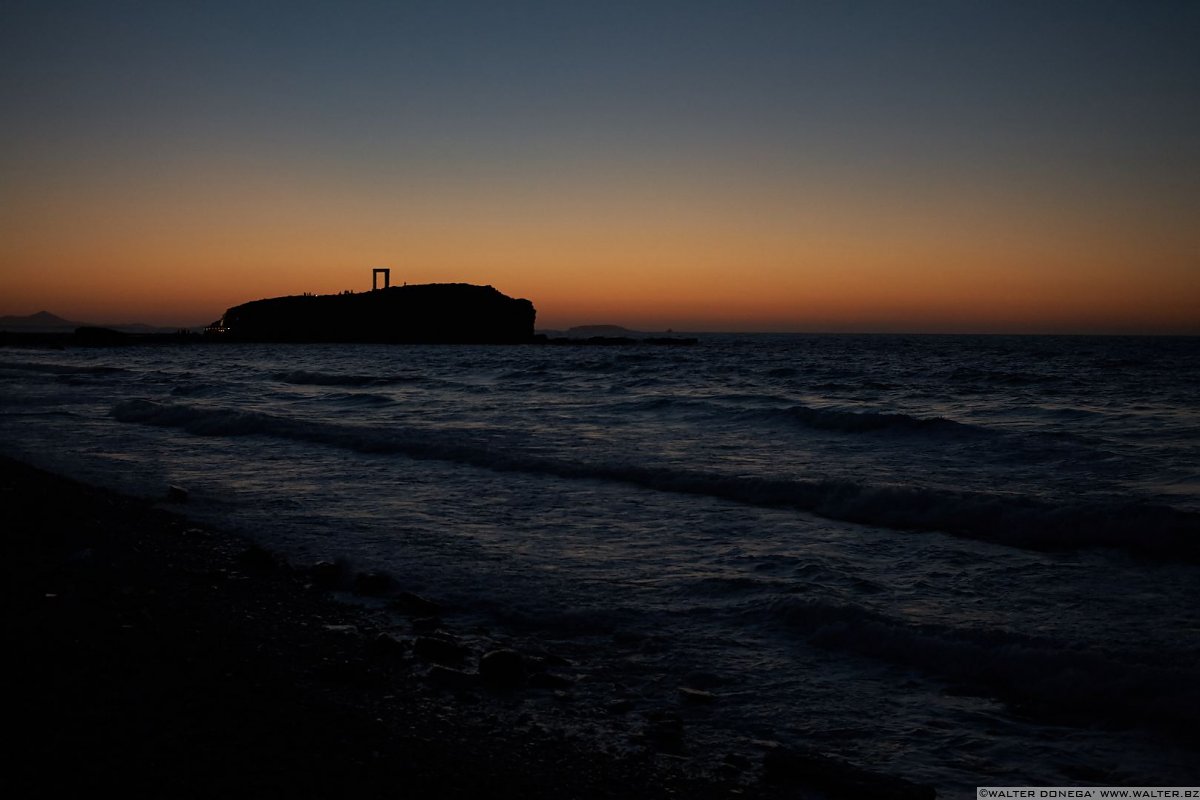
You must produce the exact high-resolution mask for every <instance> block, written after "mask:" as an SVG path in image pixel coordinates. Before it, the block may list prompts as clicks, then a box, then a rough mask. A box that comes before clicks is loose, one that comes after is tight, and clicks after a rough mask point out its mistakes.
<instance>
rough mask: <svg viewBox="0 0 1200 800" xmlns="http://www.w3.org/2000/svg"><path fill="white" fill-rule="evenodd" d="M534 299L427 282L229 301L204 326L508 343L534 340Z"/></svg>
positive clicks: (260, 336) (232, 332) (219, 332)
mask: <svg viewBox="0 0 1200 800" xmlns="http://www.w3.org/2000/svg"><path fill="white" fill-rule="evenodd" d="M536 313H537V312H536V311H535V309H534V307H533V303H531V302H529V301H528V300H520V299H516V298H512V297H509V296H507V295H505V294H502V293H500V292H498V291H497V290H496V289H494V288H492V287H491V286H474V285H472V284H468V283H430V284H422V285H414V286H392V287H390V288H385V289H378V290H372V291H370V292H360V293H357V294H355V293H352V292H346V293H343V294H327V295H299V296H295V295H293V296H290V297H274V298H269V299H266V300H255V301H253V302H250V303H243V304H242V305H240V306H234V307H233V308H230V309H229V310H228V311H226V312H225V316H224V317H222V318H221V319H220V320H219V321H217V322H215V323H213V324H212V326H210V328H209V333H210V334H212V335H216V336H221V337H224V338H230V339H236V340H242V341H269V342H413V343H423V342H428V343H434V342H438V343H441V342H447V343H453V342H458V343H514V342H529V341H533V338H534V335H533V321H534V317H535V316H536Z"/></svg>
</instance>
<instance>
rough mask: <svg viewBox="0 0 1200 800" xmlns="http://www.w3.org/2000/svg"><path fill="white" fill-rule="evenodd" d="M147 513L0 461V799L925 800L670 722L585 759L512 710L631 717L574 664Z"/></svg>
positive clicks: (910, 790) (372, 581)
mask: <svg viewBox="0 0 1200 800" xmlns="http://www.w3.org/2000/svg"><path fill="white" fill-rule="evenodd" d="M163 506H164V504H155V503H150V502H147V501H145V500H138V499H133V498H128V497H123V496H120V495H116V494H113V493H110V492H106V491H103V490H99V489H96V488H93V487H89V486H84V485H81V484H78V483H75V482H72V481H69V480H66V479H64V478H61V477H58V476H55V475H51V474H48V473H45V472H42V471H39V470H36V469H34V468H32V467H29V466H26V465H24V464H21V463H18V462H15V461H11V460H8V459H3V458H0V514H2V522H3V524H2V528H3V531H4V534H3V535H4V541H5V544H6V553H5V558H4V559H3V564H4V567H3V569H4V574H5V579H4V586H5V591H6V593H7V599H6V603H5V618H6V626H5V627H6V634H5V639H6V644H7V647H6V648H5V650H6V653H7V659H6V660H7V661H8V662H9V665H10V667H12V668H13V669H14V670H15V673H16V674H15V675H13V676H12V677H10V678H9V684H8V692H7V694H8V702H7V703H6V706H7V708H6V714H5V717H6V727H7V728H8V731H9V732H10V741H11V742H12V744H10V746H9V748H8V750H7V752H6V753H5V757H6V760H9V762H10V763H9V764H8V766H7V767H6V768H5V773H6V774H5V781H4V783H5V785H6V787H7V790H6V792H5V793H6V795H7V796H10V797H34V796H43V797H58V796H68V795H76V794H80V795H82V794H89V795H91V794H95V793H97V792H101V791H103V790H106V789H107V790H112V791H116V792H120V793H121V794H123V795H125V796H156V797H223V796H224V797H228V796H256V797H275V796H278V797H285V796H286V797H343V796H346V797H355V796H360V797H361V796H370V797H375V796H380V797H382V796H387V797H391V798H397V797H399V798H408V797H412V798H424V797H429V798H456V797H493V798H497V797H498V798H504V797H514V798H515V797H522V798H541V797H545V798H556V800H559V799H561V798H575V797H579V798H591V797H613V798H618V797H619V798H638V797H680V798H684V797H686V798H712V797H723V798H732V797H792V798H795V797H818V798H819V797H865V796H870V797H897V798H905V797H914V798H916V797H920V798H925V797H932V796H933V792H932V791H931V790H930V789H928V788H925V787H918V786H914V785H912V784H909V783H906V782H904V781H901V780H897V779H893V778H888V777H885V776H880V775H876V774H873V773H871V772H869V771H865V770H862V769H859V768H856V767H852V766H849V765H845V764H842V763H840V762H837V761H836V760H831V759H827V758H825V757H823V756H820V755H818V754H802V753H796V752H792V751H785V750H783V749H782V748H776V747H773V746H772V745H771V743H765V742H764V743H761V746H758V747H752V748H751V749H750V750H749V751H748V752H745V751H743V752H729V753H725V754H719V753H696V752H689V749H688V747H687V730H686V724H685V720H686V714H676V713H673V712H672V711H671V710H669V709H668V710H665V711H663V712H661V713H660V714H658V715H657V716H655V715H651V716H649V717H647V718H645V719H638V720H633V721H632V722H631V724H632V725H633V726H634V727H635V728H637V729H638V733H637V735H635V736H632V737H630V740H629V741H628V742H625V743H622V746H620V747H613V748H611V749H606V748H604V747H597V746H596V744H595V741H594V739H590V738H588V737H585V736H577V735H575V734H573V733H572V732H570V731H569V730H567V731H564V730H561V729H557V728H554V727H552V726H543V725H541V724H539V722H538V718H537V717H536V715H530V714H526V713H524V712H523V704H525V703H527V702H529V701H530V699H531V698H538V699H540V701H543V702H544V701H547V700H548V699H549V701H552V702H555V703H560V704H562V705H563V706H564V707H565V708H566V709H567V713H568V714H569V715H575V716H577V717H580V718H583V719H586V717H587V716H588V715H589V714H591V715H594V716H596V717H597V718H603V717H604V716H605V715H611V714H621V713H628V712H626V711H625V710H624V709H622V708H620V707H619V706H618V707H614V708H607V709H605V708H598V709H586V708H584V709H578V708H571V704H572V703H573V698H572V692H571V683H572V681H573V680H576V679H577V678H576V673H577V672H578V671H579V670H578V669H577V668H576V667H577V665H571V664H564V663H559V662H556V660H555V658H554V656H553V654H550V653H516V652H513V651H511V650H510V651H505V652H503V653H502V654H501V655H500V656H493V657H490V658H489V657H487V656H486V654H485V653H482V652H472V651H471V650H470V649H469V648H465V647H463V646H462V644H461V643H459V642H458V641H456V639H455V636H454V633H453V627H452V622H451V623H450V624H447V622H446V621H444V620H442V619H440V618H439V609H438V608H437V605H436V602H434V601H431V600H426V599H424V598H417V597H415V596H412V595H409V594H407V593H405V592H404V591H403V587H396V586H394V585H390V584H389V583H388V581H387V578H386V576H364V575H355V574H353V572H352V571H349V570H346V569H338V568H334V567H333V566H332V565H324V566H316V567H314V566H313V565H305V566H304V567H303V568H301V567H297V566H289V565H286V564H284V563H282V562H281V561H280V560H279V559H278V558H276V557H274V556H272V555H271V554H269V553H267V552H265V551H263V550H261V549H259V548H257V547H255V546H254V545H252V544H250V543H249V542H247V541H245V540H244V539H241V538H238V537H236V536H233V535H229V534H226V533H223V532H220V531H214V530H210V529H206V528H201V527H197V526H196V525H194V524H192V523H190V522H188V521H187V520H186V519H184V518H183V517H182V516H179V515H177V514H174V513H171V512H170V511H169V510H167V509H165V508H164V507H163ZM333 590H339V591H341V592H343V593H353V592H354V591H358V592H359V593H360V594H370V595H373V596H374V597H375V605H374V607H362V606H356V605H349V604H346V603H343V602H338V600H337V599H335V597H334V595H333V593H332V591H333ZM485 661H486V662H487V663H484V662H485ZM707 701H708V698H704V697H688V696H686V695H683V696H681V698H680V703H681V704H682V705H688V704H689V703H692V704H694V703H696V702H700V703H704V702H707Z"/></svg>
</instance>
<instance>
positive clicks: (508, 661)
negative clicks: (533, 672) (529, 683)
mask: <svg viewBox="0 0 1200 800" xmlns="http://www.w3.org/2000/svg"><path fill="white" fill-rule="evenodd" d="M479 677H480V678H481V679H482V680H483V682H484V683H486V684H487V685H488V686H490V687H492V688H493V689H516V688H519V687H520V686H522V685H524V683H525V659H524V657H523V656H522V655H521V654H520V653H518V652H517V651H516V650H511V649H508V648H502V649H500V650H492V651H490V652H488V653H484V654H483V655H482V656H481V657H480V659H479Z"/></svg>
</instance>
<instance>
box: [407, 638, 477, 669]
mask: <svg viewBox="0 0 1200 800" xmlns="http://www.w3.org/2000/svg"><path fill="white" fill-rule="evenodd" d="M413 652H414V653H415V654H416V655H417V657H418V658H423V659H425V660H426V661H433V662H435V663H438V664H460V663H462V661H463V659H465V658H466V657H467V648H465V647H463V646H462V645H461V644H459V643H458V642H456V641H454V640H452V639H450V638H449V637H441V636H418V637H417V638H416V640H415V641H414V642H413Z"/></svg>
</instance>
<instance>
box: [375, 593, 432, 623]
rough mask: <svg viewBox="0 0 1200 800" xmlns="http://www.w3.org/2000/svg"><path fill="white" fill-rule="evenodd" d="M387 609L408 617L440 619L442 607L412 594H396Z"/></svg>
mask: <svg viewBox="0 0 1200 800" xmlns="http://www.w3.org/2000/svg"><path fill="white" fill-rule="evenodd" d="M388 608H389V609H391V610H392V611H397V612H399V613H401V614H404V615H405V616H408V617H440V616H441V614H442V607H441V606H440V605H438V604H437V603H435V602H433V601H432V600H426V599H425V598H424V597H421V596H420V595H419V594H413V593H412V592H397V593H396V596H395V597H394V598H392V600H391V602H389V603H388Z"/></svg>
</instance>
